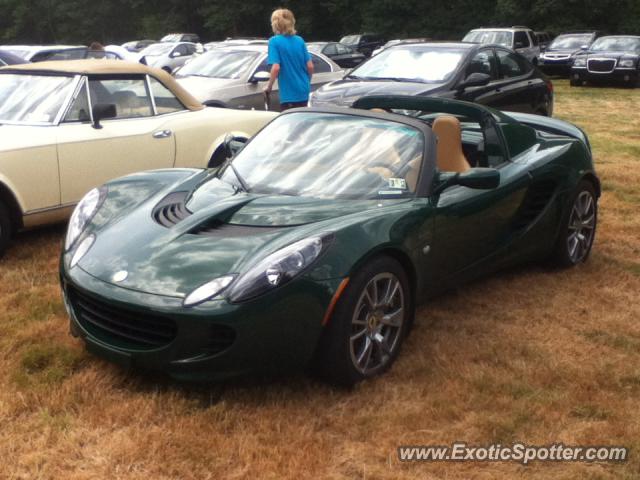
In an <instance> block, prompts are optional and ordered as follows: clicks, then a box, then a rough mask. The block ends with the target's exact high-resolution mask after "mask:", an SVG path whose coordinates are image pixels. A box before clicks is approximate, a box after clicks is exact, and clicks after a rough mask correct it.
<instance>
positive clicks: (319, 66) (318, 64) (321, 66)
mask: <svg viewBox="0 0 640 480" xmlns="http://www.w3.org/2000/svg"><path fill="white" fill-rule="evenodd" d="M310 55H311V61H312V62H313V71H314V73H325V72H330V71H331V65H329V64H328V63H327V62H325V61H324V60H323V59H321V58H320V57H319V56H317V55H314V54H313V53H311V54H310Z"/></svg>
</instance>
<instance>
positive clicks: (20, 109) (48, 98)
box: [0, 73, 73, 125]
mask: <svg viewBox="0 0 640 480" xmlns="http://www.w3.org/2000/svg"><path fill="white" fill-rule="evenodd" d="M72 84H73V77H63V76H48V75H19V74H13V73H11V74H6V75H5V74H2V75H0V123H4V122H8V123H28V124H36V125H39V124H52V123H53V122H54V121H55V119H56V116H57V114H58V112H59V111H60V109H61V108H62V106H63V104H64V101H65V99H66V98H67V95H68V94H69V93H70V89H71V87H72Z"/></svg>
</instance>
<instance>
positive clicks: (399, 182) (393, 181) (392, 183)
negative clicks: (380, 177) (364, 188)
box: [389, 177, 407, 190]
mask: <svg viewBox="0 0 640 480" xmlns="http://www.w3.org/2000/svg"><path fill="white" fill-rule="evenodd" d="M389 188H399V189H401V190H406V189H407V181H406V180H405V179H404V178H393V177H392V178H390V179H389Z"/></svg>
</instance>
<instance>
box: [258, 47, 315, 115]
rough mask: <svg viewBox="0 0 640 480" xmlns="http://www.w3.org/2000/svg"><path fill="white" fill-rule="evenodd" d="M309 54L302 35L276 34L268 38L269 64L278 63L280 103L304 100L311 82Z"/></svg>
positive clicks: (307, 95) (306, 97)
mask: <svg viewBox="0 0 640 480" xmlns="http://www.w3.org/2000/svg"><path fill="white" fill-rule="evenodd" d="M309 60H311V56H310V55H309V52H308V51H307V46H306V45H305V43H304V40H303V39H302V37H300V36H298V35H276V36H273V37H271V38H270V39H269V57H268V59H267V63H269V65H275V64H276V63H277V64H279V65H280V73H279V75H278V87H279V90H280V103H293V102H306V101H307V100H308V99H309V91H310V89H311V84H310V80H309V72H308V71H307V62H308V61H309Z"/></svg>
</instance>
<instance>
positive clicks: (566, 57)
mask: <svg viewBox="0 0 640 480" xmlns="http://www.w3.org/2000/svg"><path fill="white" fill-rule="evenodd" d="M570 57H571V55H567V54H565V53H547V54H545V56H544V59H545V60H569V58H570Z"/></svg>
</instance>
